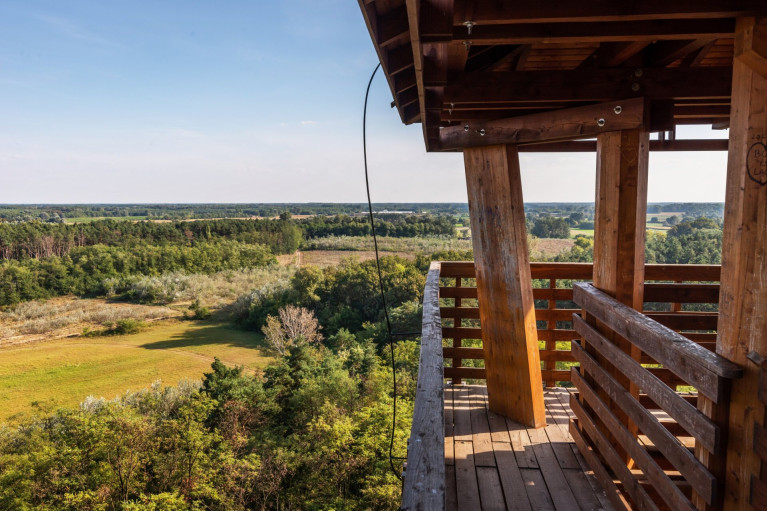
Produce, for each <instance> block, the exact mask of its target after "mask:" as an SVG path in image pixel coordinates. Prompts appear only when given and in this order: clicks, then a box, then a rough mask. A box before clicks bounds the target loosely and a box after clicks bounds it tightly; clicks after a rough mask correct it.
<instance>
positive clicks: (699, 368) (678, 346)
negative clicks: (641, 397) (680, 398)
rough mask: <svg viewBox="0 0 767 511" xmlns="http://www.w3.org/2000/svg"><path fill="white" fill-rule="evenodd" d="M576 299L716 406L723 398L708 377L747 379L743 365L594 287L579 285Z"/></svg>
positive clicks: (575, 289)
mask: <svg viewBox="0 0 767 511" xmlns="http://www.w3.org/2000/svg"><path fill="white" fill-rule="evenodd" d="M573 299H574V300H575V303H577V304H578V305H580V306H581V307H583V309H584V310H586V311H588V313H589V314H590V315H592V316H594V317H595V318H597V319H598V320H600V321H602V322H604V323H605V324H606V325H607V326H608V327H610V329H612V330H613V331H615V332H616V333H617V334H618V335H620V336H621V337H623V338H625V339H626V340H628V341H629V342H631V343H632V344H634V345H635V346H637V347H638V348H640V349H641V350H642V351H643V352H645V353H647V354H648V355H650V356H651V357H652V358H654V359H655V360H657V361H658V363H659V364H663V366H664V367H667V368H668V369H671V370H672V371H673V372H675V373H677V374H678V375H679V376H681V377H683V378H685V379H686V380H687V381H689V382H690V384H691V385H693V386H694V387H696V388H697V389H698V390H699V391H700V392H702V393H704V394H705V395H706V396H707V397H709V398H710V399H712V400H713V401H714V402H719V400H720V399H721V398H722V396H719V395H718V392H717V391H715V390H714V391H713V392H712V390H709V389H708V388H707V381H706V378H705V375H706V373H712V374H714V375H717V376H721V377H724V378H729V379H733V378H740V377H741V376H742V375H743V369H742V368H741V367H740V366H739V365H737V364H735V363H733V362H731V361H729V360H727V359H726V358H724V357H722V356H720V355H717V354H716V353H712V352H711V351H709V350H707V349H705V348H703V347H701V346H700V345H698V344H696V343H694V342H692V341H691V340H689V339H688V338H686V337H685V336H683V335H681V334H678V333H676V332H674V331H673V330H671V329H670V328H667V327H665V326H663V325H661V324H660V323H658V322H657V321H654V320H653V319H651V318H648V317H647V316H646V315H644V314H642V313H641V312H638V311H636V310H634V309H632V308H631V307H629V306H627V305H625V304H623V303H621V302H619V301H618V300H616V299H615V298H613V297H611V296H609V295H608V294H606V293H604V292H602V291H600V290H599V289H597V288H595V287H594V286H593V285H591V284H586V283H577V284H575V285H574V286H573Z"/></svg>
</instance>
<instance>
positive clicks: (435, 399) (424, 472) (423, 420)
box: [402, 262, 445, 510]
mask: <svg viewBox="0 0 767 511" xmlns="http://www.w3.org/2000/svg"><path fill="white" fill-rule="evenodd" d="M439 275H440V263H439V262H433V263H431V267H430V268H429V273H428V275H427V276H426V287H425V289H424V296H423V323H422V330H421V355H420V360H419V365H418V387H417V388H416V393H415V403H414V405H413V426H412V428H411V430H410V439H409V441H408V452H407V468H406V469H405V480H404V483H403V487H402V509H403V510H411V509H412V510H416V509H417V510H422V509H434V510H443V509H445V410H444V395H443V383H442V381H443V373H442V371H443V362H442V318H441V316H440V312H439Z"/></svg>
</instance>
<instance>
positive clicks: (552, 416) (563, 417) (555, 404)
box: [546, 392, 580, 469]
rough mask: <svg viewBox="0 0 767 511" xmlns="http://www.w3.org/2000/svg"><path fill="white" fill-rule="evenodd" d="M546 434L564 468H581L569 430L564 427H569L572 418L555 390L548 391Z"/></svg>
mask: <svg viewBox="0 0 767 511" xmlns="http://www.w3.org/2000/svg"><path fill="white" fill-rule="evenodd" d="M546 394H547V395H546V421H547V424H548V425H547V426H546V435H547V436H548V437H549V441H550V442H551V448H552V450H553V451H554V454H555V455H556V457H557V461H558V462H559V466H560V467H561V468H562V469H579V468H580V465H579V464H578V460H576V459H575V454H573V449H572V443H573V439H572V438H571V437H570V432H569V431H564V430H563V429H562V428H563V427H569V423H570V419H569V418H568V416H567V412H565V411H564V410H562V409H561V408H562V405H561V403H560V402H559V399H557V396H556V395H554V393H553V392H551V393H549V392H547V393H546Z"/></svg>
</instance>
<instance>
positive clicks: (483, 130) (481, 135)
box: [479, 128, 485, 137]
mask: <svg viewBox="0 0 767 511" xmlns="http://www.w3.org/2000/svg"><path fill="white" fill-rule="evenodd" d="M479 136H480V137H484V136H485V128H482V129H481V130H479Z"/></svg>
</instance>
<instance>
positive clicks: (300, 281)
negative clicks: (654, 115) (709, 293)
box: [0, 205, 722, 511]
mask: <svg viewBox="0 0 767 511" xmlns="http://www.w3.org/2000/svg"><path fill="white" fill-rule="evenodd" d="M675 206H678V205H675ZM674 209H676V208H674ZM702 210H703V209H701V210H700V211H702ZM670 213H675V214H676V215H678V218H677V221H675V222H674V225H673V226H666V227H665V230H650V231H648V235H647V243H646V260H647V262H650V263H719V262H720V261H721V244H722V221H721V218H719V217H716V215H714V216H713V217H706V216H695V215H693V214H688V215H685V213H684V212H683V211H679V210H677V211H666V212H665V214H667V215H670ZM654 214H657V215H659V216H662V217H663V214H664V213H654ZM591 215H593V211H592V210H589V208H588V207H587V206H584V207H581V206H578V207H570V206H566V205H565V206H553V205H549V206H548V207H546V208H540V209H538V210H537V214H536V215H533V216H531V217H529V218H528V226H529V229H531V231H532V235H533V236H532V237H530V240H531V245H534V244H535V243H536V240H537V239H538V238H536V234H537V235H539V236H541V237H553V236H562V237H563V238H567V237H569V236H570V232H569V231H568V230H567V229H569V228H575V227H577V226H580V227H582V226H583V225H584V222H589V221H590V220H591V219H592V218H593V217H592V216H591ZM663 218H665V217H663ZM376 219H377V220H376V226H377V232H378V234H382V233H385V235H386V236H387V238H384V239H400V240H402V241H403V243H409V242H411V241H412V240H415V239H423V240H429V239H439V240H443V241H444V240H447V241H448V242H449V240H451V239H452V240H454V241H458V240H457V238H456V224H457V223H459V222H462V223H464V224H466V223H467V222H466V220H465V217H461V218H456V217H450V216H446V215H423V214H418V215H416V214H412V215H409V214H406V215H403V214H391V213H385V214H379V215H377V217H376ZM366 221H367V219H366V218H365V217H364V216H354V215H348V214H340V215H332V216H312V217H309V218H303V219H296V218H292V217H291V215H290V214H289V213H287V212H285V211H282V212H281V216H280V217H279V218H274V219H258V220H242V219H215V220H213V219H211V220H198V221H171V222H149V221H134V220H127V219H126V220H117V219H105V220H94V221H92V222H84V223H78V224H64V223H52V222H41V221H39V220H35V221H30V222H7V223H0V253H1V254H2V258H3V260H2V262H0V311H2V310H7V311H9V313H15V312H14V311H16V310H17V309H15V308H14V307H17V305H16V304H19V303H21V304H22V305H23V304H24V303H37V302H30V300H46V299H50V298H52V297H56V296H64V295H70V296H71V295H74V296H77V297H83V296H103V297H108V298H109V299H110V300H111V301H113V302H114V303H117V304H119V303H124V302H133V303H145V304H148V305H160V304H167V303H170V302H172V301H173V298H172V296H173V292H171V291H169V290H167V289H165V287H168V286H169V287H174V286H179V285H180V283H181V282H182V281H183V280H184V279H199V278H201V276H209V278H210V279H212V280H216V282H219V283H220V284H217V285H219V286H222V287H223V288H226V287H232V288H235V287H236V286H240V287H237V289H239V291H234V292H235V294H236V296H235V297H234V298H227V299H226V300H228V302H227V301H226V300H225V301H224V302H223V303H222V304H220V305H218V306H216V308H215V310H213V313H214V315H215V317H216V318H218V319H217V321H225V322H228V323H231V325H232V327H233V328H236V329H238V330H240V331H243V332H251V333H257V334H258V335H259V336H260V337H259V338H260V339H261V341H259V342H260V343H261V346H263V349H264V350H265V353H268V355H269V359H268V361H267V363H266V364H265V365H264V367H263V368H261V369H258V370H253V369H248V368H245V367H244V366H238V364H227V363H224V362H222V361H220V360H218V359H217V360H215V361H214V362H213V363H212V365H211V367H210V369H209V370H208V371H206V374H204V376H203V377H202V378H201V379H192V380H182V381H181V382H179V383H178V384H176V385H171V386H167V385H163V384H162V383H159V382H158V383H155V384H154V385H152V386H151V387H148V388H145V389H143V390H133V391H127V392H123V393H122V394H121V395H119V396H118V397H116V398H113V399H104V398H96V397H89V398H87V399H84V400H83V401H82V402H81V404H80V406H64V407H56V408H53V409H51V408H46V407H45V406H43V405H42V404H38V405H36V406H33V407H32V411H31V412H30V413H28V414H27V415H25V416H23V417H22V418H20V419H18V420H17V421H16V422H14V424H13V425H12V426H10V425H6V426H0V509H51V510H67V511H69V510H117V509H120V510H133V511H139V510H140V511H150V510H202V509H209V510H222V511H223V510H250V509H260V510H278V509H336V510H353V509H395V508H396V507H397V505H398V502H399V491H400V481H399V479H398V476H397V475H395V472H394V471H392V470H391V467H390V462H389V459H388V455H389V433H390V428H391V427H392V415H391V414H392V405H393V399H394V397H395V395H396V398H397V401H398V403H397V406H398V412H397V416H396V418H395V419H394V421H395V428H394V444H393V446H394V448H393V454H394V456H395V457H396V456H403V455H404V454H405V452H406V439H407V437H408V430H409V420H410V419H409V417H410V416H411V414H412V400H413V396H414V391H415V384H416V378H417V366H418V353H419V346H418V335H417V334H412V332H418V331H420V319H421V318H420V316H421V309H420V302H421V299H422V293H423V286H424V282H425V273H426V269H427V268H428V266H429V262H430V261H431V260H467V259H471V258H472V252H471V250H466V249H463V248H459V247H465V246H466V245H465V244H463V245H459V244H457V243H456V244H453V245H449V244H448V246H452V247H453V248H448V249H444V250H438V251H435V250H431V251H428V250H426V251H422V252H420V253H416V254H411V257H408V258H403V257H397V256H384V257H382V258H381V261H380V262H381V271H382V277H383V284H384V288H385V290H386V294H385V300H386V303H387V304H388V306H389V313H390V318H391V322H392V330H393V331H394V332H410V333H411V334H410V335H406V336H403V337H401V338H400V337H397V338H396V342H394V343H393V344H392V346H391V348H392V349H393V351H394V360H395V364H394V367H392V365H391V363H390V360H389V357H390V356H391V355H390V353H389V351H388V350H389V336H388V330H387V326H386V320H385V317H384V313H383V300H382V297H381V295H380V293H379V288H378V284H379V281H378V275H377V269H376V264H375V261H373V260H367V261H360V260H355V259H341V262H340V263H338V262H337V263H334V264H328V265H325V266H322V267H320V266H314V265H301V266H300V267H294V268H291V269H290V270H289V271H287V270H285V269H282V268H281V267H279V266H278V265H277V256H279V255H280V254H292V253H293V252H295V250H296V249H299V248H301V247H304V246H305V245H306V246H314V244H316V243H317V240H322V239H328V240H338V239H341V238H342V237H348V239H359V240H361V241H360V243H359V245H360V246H363V245H365V244H367V245H369V244H370V242H371V240H370V237H369V233H370V231H369V226H368V224H366ZM536 228H538V229H536ZM539 229H540V230H539ZM567 241H568V243H570V244H569V245H568V247H569V248H566V249H563V250H562V251H560V252H558V253H555V254H550V255H548V256H545V257H543V258H544V259H547V260H553V261H582V262H587V261H591V260H592V259H593V237H591V236H588V235H583V234H577V235H576V236H575V239H574V240H567ZM464 243H465V242H464ZM405 246H407V245H405ZM347 250H349V249H347ZM348 253H350V254H353V253H354V252H348ZM539 259H540V257H539ZM250 271H262V272H264V274H265V275H268V274H270V273H273V274H274V275H275V278H273V279H267V280H265V281H264V282H265V283H264V284H263V285H255V284H254V285H251V286H250V287H244V288H243V287H242V285H243V284H236V283H235V282H236V280H237V279H238V278H240V277H238V275H240V274H241V273H242V272H250ZM206 278H207V277H206ZM243 291H244V292H243ZM227 293H228V294H227V296H231V295H232V291H229V292H227ZM237 293H239V294H237ZM185 300H186V301H184V302H182V303H183V304H184V305H183V307H185V308H186V307H188V310H187V309H185V310H184V318H186V319H185V320H184V321H197V322H200V324H201V325H205V324H206V323H205V321H206V318H208V317H209V316H210V314H211V311H210V310H209V308H208V305H209V302H206V298H205V296H204V295H201V294H192V295H191V296H190V297H189V298H187V299H185ZM189 300H191V304H190V303H189ZM39 303H41V304H42V303H44V302H39ZM42 306H43V305H40V307H42ZM111 328H112V330H104V331H101V332H100V333H99V332H95V334H97V335H102V336H103V335H106V336H107V337H105V338H104V341H102V342H106V343H110V342H114V343H116V344H117V343H118V341H116V340H112V339H113V337H109V336H114V335H116V334H118V333H120V332H117V331H116V330H115V329H114V326H113V327H111ZM219 331H221V330H219ZM93 334H94V332H87V331H85V330H84V331H83V333H82V335H81V338H82V339H84V340H90V339H96V338H95V337H89V336H91V335H93ZM93 342H95V341H93ZM163 342H164V343H165V345H167V346H175V344H173V343H170V342H169V341H163ZM224 342H226V339H224ZM395 374H396V382H397V383H396V391H395V390H394V389H393V387H392V377H393V376H394V375H395ZM123 388H124V387H123ZM83 398H85V396H83ZM393 464H394V466H395V468H396V471H397V472H398V471H399V470H401V462H400V461H399V460H397V459H395V460H393Z"/></svg>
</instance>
